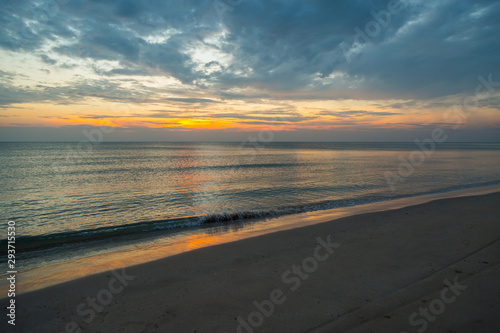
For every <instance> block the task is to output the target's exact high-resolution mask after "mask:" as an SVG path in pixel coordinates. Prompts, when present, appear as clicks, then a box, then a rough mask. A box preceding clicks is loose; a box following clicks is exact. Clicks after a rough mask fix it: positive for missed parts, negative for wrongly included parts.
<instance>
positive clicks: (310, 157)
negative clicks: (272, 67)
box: [0, 142, 500, 272]
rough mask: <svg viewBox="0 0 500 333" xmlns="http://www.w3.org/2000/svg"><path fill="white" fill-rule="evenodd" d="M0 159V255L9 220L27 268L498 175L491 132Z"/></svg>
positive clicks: (45, 148) (102, 149)
mask: <svg viewBox="0 0 500 333" xmlns="http://www.w3.org/2000/svg"><path fill="white" fill-rule="evenodd" d="M0 165H1V168H0V181H1V189H2V190H1V194H0V212H1V220H2V223H1V226H0V233H1V234H0V251H1V253H2V256H1V258H0V263H2V265H4V266H6V262H7V256H6V255H5V253H7V227H8V224H9V221H14V223H15V227H16V243H15V246H16V260H17V267H18V268H19V269H20V270H21V271H29V270H33V269H36V268H37V267H42V266H46V265H50V264H51V263H52V262H64V261H71V260H72V259H74V258H75V256H79V257H84V256H86V255H90V254H91V253H92V251H102V250H103V249H110V248H113V247H119V246H121V245H123V244H125V243H126V244H128V245H130V244H132V245H133V244H140V243H141V242H144V241H145V240H150V239H152V238H153V239H154V238H155V237H163V239H165V237H167V238H168V237H176V236H178V235H180V234H183V233H184V234H185V233H186V231H193V230H206V229H207V228H215V227H220V226H231V225H236V226H240V227H244V226H245V225H246V224H248V225H251V224H261V225H265V223H267V221H268V220H269V219H270V218H273V217H277V216H286V215H293V214H299V213H303V212H314V211H321V210H327V209H335V208H340V207H349V206H358V205H364V204H367V203H373V202H378V201H387V200H394V199H398V198H405V197H412V196H420V195H425V194H432V193H440V192H448V191H455V190H460V189H467V188H473V187H481V186H488V185H496V184H500V143H448V142H447V143H435V142H427V144H420V145H417V144H416V143H413V142H410V143H359V142H345V143H291V142H287V143H279V142H271V143H260V142H246V143H244V144H242V143H240V142H235V143H220V142H219V143H165V142H161V143H152V142H141V143H137V142H119V143H117V142H113V143H98V144H93V145H83V144H81V143H61V142H59V143H41V142H37V143H27V142H22V143H16V142H9V143H5V142H4V143H0ZM11 224H12V223H11ZM144 260H145V261H146V260H147V258H145V259H144ZM3 271H4V272H5V271H7V269H5V270H3Z"/></svg>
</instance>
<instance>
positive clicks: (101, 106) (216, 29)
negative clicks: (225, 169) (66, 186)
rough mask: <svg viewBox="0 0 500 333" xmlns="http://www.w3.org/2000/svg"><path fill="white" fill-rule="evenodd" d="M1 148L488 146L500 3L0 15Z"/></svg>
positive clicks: (150, 3)
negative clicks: (249, 142)
mask: <svg viewBox="0 0 500 333" xmlns="http://www.w3.org/2000/svg"><path fill="white" fill-rule="evenodd" d="M0 11H1V14H0V59H1V61H0V85H1V89H0V141H9V140H10V141H20V140H23V141H25V140H29V141H66V140H82V139H85V136H84V134H83V131H84V130H87V131H89V130H91V129H97V128H99V127H96V126H101V125H105V126H112V127H113V129H112V130H109V128H106V131H103V132H102V133H103V138H104V140H106V141H114V140H120V141H123V140H125V141H137V140H152V141H191V140H202V141H238V140H245V139H246V138H247V137H248V136H251V135H256V134H257V133H259V131H273V133H274V139H275V140H278V141H280V140H281V141H289V140H294V141H310V140H317V141H413V140H414V139H416V138H425V137H428V136H429V135H430V134H429V133H430V132H431V131H432V130H433V129H435V128H443V129H445V130H446V131H447V134H449V137H450V140H452V141H500V37H499V36H500V19H499V18H500V2H498V1H472V0H471V1H452V0H448V1H443V0H437V1H418V0H402V1H331V0H322V1H296V0H266V1H263V0H262V1H261V0H220V1H219V0H216V1H214V0H206V1H205V0H192V1H190V0H186V1H181V0H147V1H118V0H116V1H107V0H99V1H97V0H96V1H93V0H57V1H56V0H51V1H44V0H42V1H16V0H6V1H2V6H1V8H0Z"/></svg>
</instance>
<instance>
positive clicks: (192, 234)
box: [0, 185, 500, 298]
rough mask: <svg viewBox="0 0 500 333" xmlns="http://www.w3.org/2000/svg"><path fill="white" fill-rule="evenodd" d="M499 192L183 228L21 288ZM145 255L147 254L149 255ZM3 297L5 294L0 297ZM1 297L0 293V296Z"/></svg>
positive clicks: (75, 262) (37, 274) (27, 277)
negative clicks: (352, 218) (364, 216)
mask: <svg viewBox="0 0 500 333" xmlns="http://www.w3.org/2000/svg"><path fill="white" fill-rule="evenodd" d="M494 192H500V185H490V186H480V187H472V188H468V189H463V190H455V191H448V192H438V193H433V194H425V195H417V196H412V197H406V198H399V199H394V200H386V201H379V202H374V203H368V204H364V205H357V206H350V207H340V208H332V209H327V210H319V211H312V212H305V213H298V214H292V215H284V216H278V217H273V218H267V219H263V220H257V221H255V222H253V221H251V222H243V223H241V224H229V225H225V226H216V227H207V228H202V229H198V230H194V231H192V230H185V231H182V232H179V233H177V234H167V235H166V236H161V237H153V238H151V239H146V240H144V242H140V243H135V242H133V243H131V244H129V245H123V246H118V247H116V248H113V249H112V250H110V251H98V252H97V253H92V254H90V255H83V256H80V257H76V258H72V259H71V260H69V261H62V262H57V261H56V262H55V263H50V264H49V265H44V266H42V267H38V268H35V269H32V270H28V271H24V272H19V274H18V277H21V279H20V280H19V282H18V286H17V288H18V291H19V293H25V292H29V291H33V290H38V289H42V288H46V287H49V286H52V285H56V284H59V283H64V282H67V281H71V280H74V279H78V278H82V277H85V276H90V275H93V274H98V273H102V272H105V271H108V270H110V269H118V268H123V267H129V266H133V265H139V264H143V263H147V262H150V261H154V260H159V259H162V258H166V257H170V256H173V255H177V254H180V253H184V252H189V251H192V250H195V249H198V248H205V247H209V246H213V245H218V244H224V243H228V242H234V241H239V240H243V239H247V238H251V237H257V236H261V235H266V234H270V233H274V232H279V231H284V230H290V229H294V228H300V227H303V226H308V225H315V224H318V223H325V222H330V221H333V220H336V219H340V218H343V217H348V216H355V215H360V214H366V213H375V212H380V211H386V210H393V209H399V208H403V207H407V206H413V205H418V204H422V203H426V202H429V201H432V200H439V199H446V198H457V197H462V196H472V195H481V194H488V193H494ZM145 258H147V259H145ZM6 292H7V283H6V281H3V282H2V284H0V295H6ZM2 297H3V296H2ZM0 298H1V297H0Z"/></svg>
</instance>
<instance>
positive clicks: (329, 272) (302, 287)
mask: <svg viewBox="0 0 500 333" xmlns="http://www.w3.org/2000/svg"><path fill="white" fill-rule="evenodd" d="M499 202H500V193H494V194H488V195H482V196H471V197H460V198H453V199H444V200H436V201H432V202H429V203H425V204H421V205H416V206H411V207H405V208H401V209H396V210H388V211H383V212H376V213H369V214H362V215H357V216H350V217H345V218H341V219H338V220H335V221H331V222H326V223H320V224H316V225H312V226H307V227H302V228H296V229H292V230H285V231H279V232H275V233H271V234H267V235H261V236H258V237H254V238H249V239H244V240H239V241H236V242H231V243H226V244H220V245H216V246H211V247H207V248H202V249H198V250H194V251H191V252H187V253H182V254H178V255H175V256H171V257H168V258H164V259H160V260H156V261H153V262H149V263H145V264H141V265H136V266H132V267H128V268H126V269H124V270H121V269H118V270H115V271H114V272H104V273H100V274H97V275H93V276H88V277H85V278H82V279H78V280H74V281H69V282H66V283H63V284H59V285H56V286H52V287H47V288H44V289H41V290H36V291H33V292H28V293H24V294H21V295H18V296H17V298H16V311H17V313H16V330H15V331H16V332H66V331H67V332H80V331H81V332H176V333H177V332H245V333H247V332H318V333H319V332H346V331H352V332H417V331H418V330H419V329H420V330H421V331H423V330H424V329H425V331H426V332H495V331H500V316H498V313H500V284H498V281H500V265H499V264H500V241H499V237H500V205H499V204H498V203H499ZM132 276H133V279H132V278H130V277H132ZM1 302H2V306H3V307H5V306H6V299H2V300H1ZM92 302H94V303H93V305H92ZM0 331H7V332H8V331H11V330H10V329H9V327H8V325H7V323H6V319H5V317H4V319H3V320H2V322H1V323H0ZM12 331H14V330H12Z"/></svg>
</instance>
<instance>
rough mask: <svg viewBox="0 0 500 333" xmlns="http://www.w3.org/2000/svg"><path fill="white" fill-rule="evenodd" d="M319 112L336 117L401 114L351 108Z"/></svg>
mask: <svg viewBox="0 0 500 333" xmlns="http://www.w3.org/2000/svg"><path fill="white" fill-rule="evenodd" d="M318 114H320V115H323V116H335V117H359V116H394V115H400V114H401V113H398V112H374V111H364V110H349V111H320V112H319V113H318Z"/></svg>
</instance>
